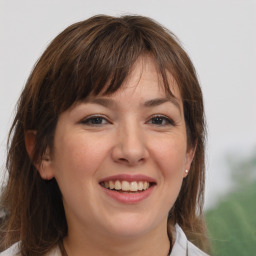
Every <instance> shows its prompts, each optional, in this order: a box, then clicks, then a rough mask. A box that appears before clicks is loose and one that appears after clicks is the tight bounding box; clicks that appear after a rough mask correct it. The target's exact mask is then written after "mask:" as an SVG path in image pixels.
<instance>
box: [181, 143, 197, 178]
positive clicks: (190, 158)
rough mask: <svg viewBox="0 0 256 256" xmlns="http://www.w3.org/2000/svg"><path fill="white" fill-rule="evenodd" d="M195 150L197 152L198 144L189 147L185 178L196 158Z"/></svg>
mask: <svg viewBox="0 0 256 256" xmlns="http://www.w3.org/2000/svg"><path fill="white" fill-rule="evenodd" d="M195 152H196V145H195V146H194V147H190V148H188V150H187V153H186V159H185V170H184V174H183V177H184V178H185V177H187V175H188V173H189V170H190V166H191V163H192V161H193V159H194V155H195Z"/></svg>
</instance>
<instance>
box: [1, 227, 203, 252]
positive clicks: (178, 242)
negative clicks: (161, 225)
mask: <svg viewBox="0 0 256 256" xmlns="http://www.w3.org/2000/svg"><path fill="white" fill-rule="evenodd" d="M175 230H176V239H175V243H174V245H173V248H172V252H171V254H170V256H207V254H206V253H204V252H203V251H201V250H200V249H198V248H197V247H196V246H195V245H193V244H192V243H191V242H189V241H188V239H187V237H186V235H185V233H184V232H183V230H182V229H181V227H180V226H179V225H178V224H176V225H175ZM0 256H20V253H19V243H15V244H14V245H12V246H11V247H10V248H9V249H7V250H6V251H4V252H2V253H0ZM46 256H61V252H60V249H59V247H58V246H57V247H55V248H54V249H53V250H51V251H50V252H49V253H48V254H47V255H46Z"/></svg>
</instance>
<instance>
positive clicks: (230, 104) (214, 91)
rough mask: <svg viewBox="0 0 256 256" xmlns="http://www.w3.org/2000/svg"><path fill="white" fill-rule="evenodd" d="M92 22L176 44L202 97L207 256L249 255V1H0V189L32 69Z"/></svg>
mask: <svg viewBox="0 0 256 256" xmlns="http://www.w3.org/2000/svg"><path fill="white" fill-rule="evenodd" d="M95 14H109V15H122V14H140V15H145V16H149V17H151V18H153V19H155V20H157V21H158V22H160V23H161V24H163V25H164V26H166V27H167V28H168V29H170V30H171V31H172V32H174V33H175V34H176V35H177V36H178V38H179V39H180V41H181V42H182V45H183V47H184V48H185V50H186V51H187V52H188V54H189V55H190V57H191V59H192V61H193V63H194V65H195V67H196V69H197V72H198V76H199V80H200V82H201V86H202V90H203V93H204V100H205V108H206V118H207V125H208V142H207V163H206V164H207V173H206V175H207V177H206V179H207V180H206V197H205V213H206V220H207V225H208V228H209V238H210V240H211V243H212V250H213V255H216V256H218V255H222V256H226V255H229V256H230V255H232V256H236V255H237V256H238V255H239V256H243V255H245V256H253V255H256V132H255V131H256V0H215V1H210V0H191V1H185V0H158V1H151V0H140V1H139V0H129V1H117V0H108V1H103V0H102V1H100V0H72V1H71V0H37V1H34V0H23V1H19V0H0V168H1V169H0V181H4V173H5V167H4V165H5V158H6V140H7V134H8V130H9V128H10V125H11V121H12V118H13V113H14V110H15V104H16V101H17V99H18V97H19V94H20V92H21V90H22V88H23V86H24V85H25V82H26V79H27V78H28V76H29V74H30V71H31V69H32V67H33V65H34V64H35V62H36V61H37V59H38V58H39V57H40V55H41V54H42V52H43V51H44V49H45V48H46V46H47V45H48V44H49V43H50V41H51V40H52V39H53V38H54V37H55V36H56V35H57V34H58V33H59V32H61V31H62V30H63V29H64V28H66V27H67V26H68V25H70V24H72V23H74V22H77V21H80V20H84V19H87V18H88V17H90V16H92V15H95Z"/></svg>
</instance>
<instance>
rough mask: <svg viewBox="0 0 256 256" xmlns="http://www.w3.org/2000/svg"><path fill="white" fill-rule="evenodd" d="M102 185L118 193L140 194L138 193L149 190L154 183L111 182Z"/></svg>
mask: <svg viewBox="0 0 256 256" xmlns="http://www.w3.org/2000/svg"><path fill="white" fill-rule="evenodd" d="M100 185H101V186H103V187H105V188H107V189H110V190H116V191H118V192H123V193H138V192H141V191H145V190H147V189H148V188H149V187H150V186H152V185H153V183H150V182H148V181H126V180H123V181H119V180H116V181H113V180H110V181H105V182H101V183H100Z"/></svg>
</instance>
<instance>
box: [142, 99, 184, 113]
mask: <svg viewBox="0 0 256 256" xmlns="http://www.w3.org/2000/svg"><path fill="white" fill-rule="evenodd" d="M166 102H171V103H172V104H174V105H175V106H176V107H177V108H178V109H179V111H180V112H181V109H180V104H179V102H178V100H177V99H176V98H174V97H170V98H156V99H152V100H148V101H146V102H145V103H144V106H145V107H155V106H159V105H161V104H163V103H166Z"/></svg>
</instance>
